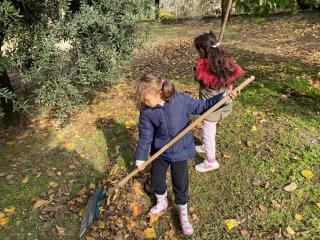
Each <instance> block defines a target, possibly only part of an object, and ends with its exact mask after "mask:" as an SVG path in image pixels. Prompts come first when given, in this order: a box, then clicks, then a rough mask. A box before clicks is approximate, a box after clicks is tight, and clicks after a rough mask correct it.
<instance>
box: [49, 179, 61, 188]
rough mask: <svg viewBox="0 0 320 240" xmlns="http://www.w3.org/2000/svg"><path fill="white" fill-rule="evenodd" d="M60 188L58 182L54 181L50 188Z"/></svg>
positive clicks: (50, 183)
mask: <svg viewBox="0 0 320 240" xmlns="http://www.w3.org/2000/svg"><path fill="white" fill-rule="evenodd" d="M58 186H59V184H58V183H57V182H54V181H52V182H49V187H52V188H56V187H58Z"/></svg>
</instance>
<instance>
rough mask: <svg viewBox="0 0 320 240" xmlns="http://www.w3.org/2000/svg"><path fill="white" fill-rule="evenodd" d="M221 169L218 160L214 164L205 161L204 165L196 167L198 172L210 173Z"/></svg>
mask: <svg viewBox="0 0 320 240" xmlns="http://www.w3.org/2000/svg"><path fill="white" fill-rule="evenodd" d="M219 167H220V165H219V163H218V161H217V160H215V161H213V162H208V160H204V161H203V162H202V163H200V164H198V165H196V167H195V169H196V171H197V172H208V171H212V170H217V169H218V168H219Z"/></svg>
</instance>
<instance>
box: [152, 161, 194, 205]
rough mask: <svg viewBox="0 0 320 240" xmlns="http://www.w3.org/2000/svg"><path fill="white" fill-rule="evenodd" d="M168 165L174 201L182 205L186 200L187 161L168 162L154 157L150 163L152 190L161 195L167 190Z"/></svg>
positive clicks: (187, 186)
mask: <svg viewBox="0 0 320 240" xmlns="http://www.w3.org/2000/svg"><path fill="white" fill-rule="evenodd" d="M169 165H170V169H171V178H172V185H173V192H174V194H175V201H174V202H175V203H176V204H180V205H184V204H186V203H187V202H188V200H189V196H188V188H189V172H188V161H180V162H170V161H166V160H162V159H156V160H155V161H154V162H153V163H152V168H151V183H152V186H153V188H154V192H155V193H156V194H158V195H162V194H164V193H165V192H166V190H167V184H166V174H167V170H168V167H169Z"/></svg>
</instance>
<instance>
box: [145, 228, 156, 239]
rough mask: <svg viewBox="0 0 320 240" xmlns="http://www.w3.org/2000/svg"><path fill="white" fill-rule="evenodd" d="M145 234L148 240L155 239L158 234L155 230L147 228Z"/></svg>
mask: <svg viewBox="0 0 320 240" xmlns="http://www.w3.org/2000/svg"><path fill="white" fill-rule="evenodd" d="M143 232H144V235H145V237H146V238H155V237H156V232H155V231H154V229H153V228H146V229H145V230H144V231H143Z"/></svg>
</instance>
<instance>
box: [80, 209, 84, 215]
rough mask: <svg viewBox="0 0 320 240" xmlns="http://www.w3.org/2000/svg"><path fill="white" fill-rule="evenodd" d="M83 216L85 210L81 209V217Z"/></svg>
mask: <svg viewBox="0 0 320 240" xmlns="http://www.w3.org/2000/svg"><path fill="white" fill-rule="evenodd" d="M83 214H84V209H83V208H81V209H80V211H79V216H80V217H82V216H83Z"/></svg>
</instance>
